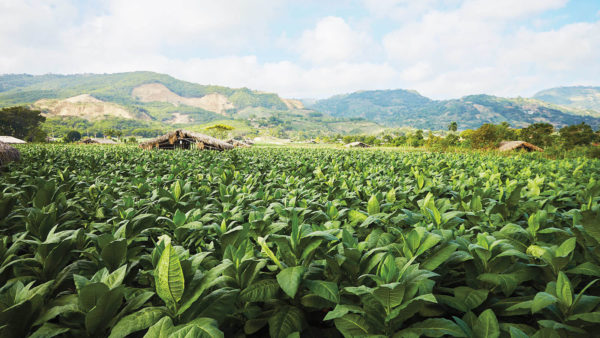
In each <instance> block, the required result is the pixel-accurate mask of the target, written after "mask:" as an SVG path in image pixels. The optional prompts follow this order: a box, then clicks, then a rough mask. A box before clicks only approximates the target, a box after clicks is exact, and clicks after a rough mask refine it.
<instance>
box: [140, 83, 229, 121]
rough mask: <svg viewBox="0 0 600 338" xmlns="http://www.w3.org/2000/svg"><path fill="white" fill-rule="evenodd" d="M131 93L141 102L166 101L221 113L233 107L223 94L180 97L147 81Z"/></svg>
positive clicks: (158, 84) (162, 86)
mask: <svg viewBox="0 0 600 338" xmlns="http://www.w3.org/2000/svg"><path fill="white" fill-rule="evenodd" d="M131 95H132V96H133V97H134V98H136V99H138V100H140V101H142V102H168V103H171V104H173V105H175V106H178V105H186V106H191V107H198V108H202V109H204V110H208V111H211V112H214V113H217V114H222V115H224V114H225V113H226V111H227V110H228V109H233V108H234V105H233V103H231V102H230V101H229V100H228V99H227V97H226V96H225V95H222V94H217V93H211V94H208V95H205V96H203V97H182V96H179V95H177V94H175V93H173V92H172V91H171V90H169V88H167V87H165V86H164V85H163V84H160V83H149V84H144V85H141V86H138V87H135V88H134V89H133V91H132V92H131Z"/></svg>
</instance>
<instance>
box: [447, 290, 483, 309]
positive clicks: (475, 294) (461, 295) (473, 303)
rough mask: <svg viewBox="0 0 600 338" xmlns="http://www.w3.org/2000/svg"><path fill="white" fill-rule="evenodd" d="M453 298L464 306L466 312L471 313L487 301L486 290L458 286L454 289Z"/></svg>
mask: <svg viewBox="0 0 600 338" xmlns="http://www.w3.org/2000/svg"><path fill="white" fill-rule="evenodd" d="M454 296H455V297H456V298H457V299H458V300H459V301H461V302H462V303H463V304H464V305H465V310H466V311H471V310H473V309H474V308H476V307H478V306H479V305H481V304H482V303H483V302H484V301H485V300H486V299H487V297H488V290H484V289H480V290H475V289H471V288H469V287H465V286H459V287H456V288H454Z"/></svg>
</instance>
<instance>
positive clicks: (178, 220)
mask: <svg viewBox="0 0 600 338" xmlns="http://www.w3.org/2000/svg"><path fill="white" fill-rule="evenodd" d="M186 219H187V217H186V216H185V213H183V212H182V211H181V210H179V209H177V211H175V214H174V215H173V223H174V224H175V227H180V226H182V225H184V224H185V220H186Z"/></svg>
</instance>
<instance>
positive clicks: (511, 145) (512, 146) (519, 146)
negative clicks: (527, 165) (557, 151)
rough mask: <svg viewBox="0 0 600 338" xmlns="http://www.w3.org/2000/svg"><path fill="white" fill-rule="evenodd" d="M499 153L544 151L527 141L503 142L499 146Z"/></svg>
mask: <svg viewBox="0 0 600 338" xmlns="http://www.w3.org/2000/svg"><path fill="white" fill-rule="evenodd" d="M498 150H499V151H510V150H525V151H527V152H531V151H544V150H543V149H542V148H540V147H538V146H535V145H533V144H531V143H529V142H525V141H503V142H500V145H499V146H498Z"/></svg>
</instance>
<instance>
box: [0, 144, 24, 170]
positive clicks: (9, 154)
mask: <svg viewBox="0 0 600 338" xmlns="http://www.w3.org/2000/svg"><path fill="white" fill-rule="evenodd" d="M20 159H21V153H19V151H18V150H17V149H15V148H13V147H11V146H9V145H8V144H7V143H4V142H0V167H1V166H3V165H5V164H6V163H8V162H12V161H19V160H20Z"/></svg>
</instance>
